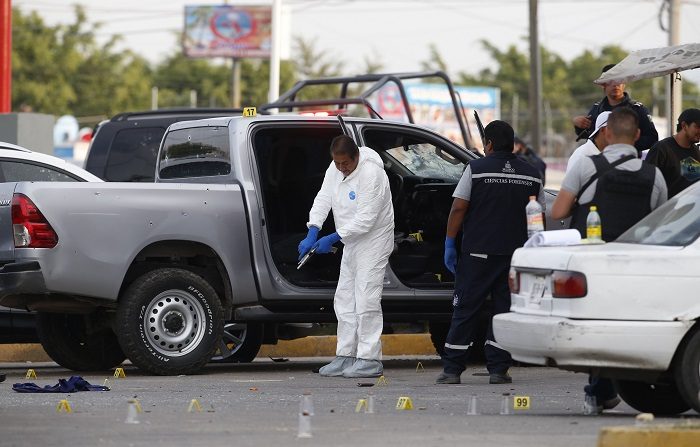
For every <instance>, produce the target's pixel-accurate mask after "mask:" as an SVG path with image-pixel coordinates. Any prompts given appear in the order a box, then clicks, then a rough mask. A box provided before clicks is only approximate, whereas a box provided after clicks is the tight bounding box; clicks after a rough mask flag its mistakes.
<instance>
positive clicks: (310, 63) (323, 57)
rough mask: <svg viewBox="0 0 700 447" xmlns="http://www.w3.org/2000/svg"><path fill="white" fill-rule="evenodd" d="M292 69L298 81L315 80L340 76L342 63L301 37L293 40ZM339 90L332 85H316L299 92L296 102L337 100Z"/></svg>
mask: <svg viewBox="0 0 700 447" xmlns="http://www.w3.org/2000/svg"><path fill="white" fill-rule="evenodd" d="M293 50H294V53H295V57H294V68H295V70H296V73H297V75H298V76H299V78H300V79H317V78H328V77H334V76H340V75H341V73H342V69H343V63H342V62H340V61H338V60H336V59H334V58H333V57H331V56H330V55H329V54H328V51H321V50H318V49H317V48H316V45H315V44H314V42H313V41H306V40H304V39H302V38H301V37H298V36H297V37H295V38H294V48H293ZM339 96H340V90H339V89H338V87H337V86H333V85H318V86H311V87H309V88H305V89H304V90H302V91H301V92H300V95H299V96H298V98H297V99H298V100H306V99H318V98H337V97H339Z"/></svg>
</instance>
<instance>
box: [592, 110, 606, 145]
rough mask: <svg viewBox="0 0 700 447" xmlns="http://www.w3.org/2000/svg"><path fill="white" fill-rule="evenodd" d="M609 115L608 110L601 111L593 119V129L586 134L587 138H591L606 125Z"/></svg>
mask: <svg viewBox="0 0 700 447" xmlns="http://www.w3.org/2000/svg"><path fill="white" fill-rule="evenodd" d="M609 116H610V112H601V113H600V115H598V118H596V119H595V130H594V131H593V133H591V134H590V135H589V136H588V138H589V139H593V137H595V134H597V133H598V131H599V130H600V129H602V128H603V127H606V126H607V125H608V117H609Z"/></svg>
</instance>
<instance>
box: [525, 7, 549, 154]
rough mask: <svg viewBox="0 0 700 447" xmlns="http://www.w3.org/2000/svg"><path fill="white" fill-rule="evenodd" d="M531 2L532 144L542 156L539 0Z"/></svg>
mask: <svg viewBox="0 0 700 447" xmlns="http://www.w3.org/2000/svg"><path fill="white" fill-rule="evenodd" d="M529 2H530V129H531V131H532V146H533V147H534V148H535V150H537V151H539V153H540V155H541V156H544V155H546V154H545V153H544V150H543V149H544V148H543V147H542V136H541V132H540V130H541V129H540V127H541V126H540V123H541V121H542V64H541V62H540V43H539V42H540V40H539V35H538V31H537V30H538V24H537V0H529Z"/></svg>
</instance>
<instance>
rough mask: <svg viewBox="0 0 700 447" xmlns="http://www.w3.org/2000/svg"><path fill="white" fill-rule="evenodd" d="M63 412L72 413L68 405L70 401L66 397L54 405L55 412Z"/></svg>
mask: <svg viewBox="0 0 700 447" xmlns="http://www.w3.org/2000/svg"><path fill="white" fill-rule="evenodd" d="M60 412H65V413H72V412H73V409H72V408H71V407H70V402H68V400H67V399H63V400H61V401H60V402H59V403H58V405H56V413H60Z"/></svg>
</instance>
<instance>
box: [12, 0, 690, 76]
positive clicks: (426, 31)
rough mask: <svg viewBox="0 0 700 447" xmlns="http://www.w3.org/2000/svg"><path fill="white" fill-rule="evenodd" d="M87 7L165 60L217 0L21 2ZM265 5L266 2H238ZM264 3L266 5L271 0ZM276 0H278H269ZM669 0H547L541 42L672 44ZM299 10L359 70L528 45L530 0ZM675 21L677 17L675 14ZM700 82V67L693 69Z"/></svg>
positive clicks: (308, 3) (297, 22) (472, 65)
mask: <svg viewBox="0 0 700 447" xmlns="http://www.w3.org/2000/svg"><path fill="white" fill-rule="evenodd" d="M76 2H77V3H81V4H83V5H84V6H85V8H86V11H87V14H88V19H89V20H90V21H98V22H102V23H103V26H102V27H101V30H100V32H99V38H101V39H107V38H109V37H110V36H111V35H114V34H121V35H122V36H123V40H122V41H121V44H120V45H121V46H122V47H124V48H130V49H132V50H134V51H136V52H138V53H139V54H141V55H142V56H144V57H146V58H147V59H148V60H150V61H153V62H158V61H159V60H162V59H163V58H164V57H166V56H168V55H170V54H172V53H173V52H174V51H176V50H177V49H178V48H179V38H178V33H179V32H180V31H181V29H182V25H183V11H184V6H185V5H196V4H206V5H211V4H223V3H226V2H225V1H216V0H204V1H198V0H187V1H182V0H120V1H117V2H115V1H114V0H77V1H66V0H12V4H13V6H15V7H19V8H20V10H22V11H23V12H28V11H32V10H35V11H38V12H39V13H40V14H41V16H42V17H43V18H44V19H45V21H46V22H47V23H49V24H57V23H70V22H71V21H72V19H73V17H74V14H73V9H72V6H71V5H72V4H74V3H76ZM228 3H229V4H255V3H261V1H233V0H231V1H228ZM262 3H265V2H264V0H263V1H262ZM268 3H269V1H268ZM662 3H663V1H662V0H634V1H633V0H619V1H618V0H540V1H539V21H540V25H539V33H540V43H541V44H542V45H543V46H544V47H546V48H547V49H548V50H551V51H554V52H555V53H557V54H559V55H560V56H562V57H563V58H564V59H565V60H571V59H572V58H574V57H576V56H578V55H580V54H581V53H583V52H584V51H585V50H590V51H593V52H595V53H597V52H598V51H599V50H600V49H601V48H602V47H604V46H606V45H611V44H614V45H620V46H622V47H623V48H624V49H626V50H629V51H634V50H640V49H644V48H655V47H663V46H667V45H668V34H667V33H666V32H665V31H663V30H662V29H661V27H660V25H659V22H660V20H659V11H660V8H661V4H662ZM282 4H283V5H284V7H285V8H286V9H287V10H289V11H290V16H289V17H290V22H289V23H290V30H291V35H292V36H300V37H302V38H304V39H305V40H310V41H313V42H314V43H315V45H316V48H317V49H319V50H326V51H327V52H328V54H329V56H330V57H332V58H333V59H336V60H340V61H343V62H344V70H343V71H344V74H348V75H349V74H358V73H359V72H360V71H361V70H362V67H364V62H363V60H364V58H365V57H366V56H371V57H372V58H373V59H378V60H379V61H381V62H382V64H383V65H384V67H383V68H384V70H383V71H385V72H391V71H420V69H421V62H422V61H426V60H427V59H428V58H429V45H430V44H434V45H435V46H436V47H437V48H438V50H439V52H440V54H441V55H442V57H443V59H444V60H445V62H446V63H447V67H448V69H449V73H450V74H451V75H453V76H454V75H455V74H456V73H457V72H459V71H465V72H468V73H472V74H476V73H478V72H479V71H480V70H481V69H484V68H492V69H496V67H494V66H493V64H494V62H493V61H492V60H491V59H490V58H489V56H488V54H487V53H486V51H484V50H483V49H482V47H481V44H480V41H481V40H483V39H485V40H488V41H489V42H491V43H492V44H493V45H495V46H496V47H497V48H499V49H502V50H505V49H507V48H508V46H510V45H515V46H516V47H517V48H518V49H519V50H520V51H521V52H527V51H528V39H527V36H528V10H529V9H528V8H529V6H528V0H432V1H431V0H413V1H411V0H282ZM664 20H665V22H666V23H668V21H667V16H665V19H664ZM680 30H681V32H680V36H681V42H680V43H692V42H700V0H683V1H682V6H681V19H680ZM684 75H685V76H687V77H688V79H691V80H693V81H694V82H700V70H694V71H692V72H685V73H684Z"/></svg>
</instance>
